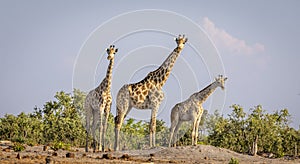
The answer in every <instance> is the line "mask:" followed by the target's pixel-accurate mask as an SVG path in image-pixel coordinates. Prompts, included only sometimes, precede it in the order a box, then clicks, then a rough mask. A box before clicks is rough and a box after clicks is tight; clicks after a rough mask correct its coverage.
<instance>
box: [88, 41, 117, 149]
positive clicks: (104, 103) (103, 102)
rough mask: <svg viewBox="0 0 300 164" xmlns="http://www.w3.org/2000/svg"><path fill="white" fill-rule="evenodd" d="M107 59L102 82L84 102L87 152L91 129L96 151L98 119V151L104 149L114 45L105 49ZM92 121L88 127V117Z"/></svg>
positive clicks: (109, 104) (110, 101)
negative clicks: (107, 63) (107, 62)
mask: <svg viewBox="0 0 300 164" xmlns="http://www.w3.org/2000/svg"><path fill="white" fill-rule="evenodd" d="M106 52H107V55H108V56H107V59H108V60H109V65H108V68H107V72H106V76H105V78H104V79H103V80H102V82H101V83H100V84H99V86H97V87H96V88H95V89H93V90H91V91H90V92H89V93H88V94H87V96H86V98H85V103H84V109H85V112H86V147H85V151H86V152H88V147H89V144H88V141H89V134H90V131H92V137H93V151H94V152H95V151H96V147H97V145H96V128H97V123H98V119H99V122H100V123H99V126H100V127H99V143H98V148H99V151H104V149H105V135H106V129H107V120H108V116H109V114H110V110H111V104H112V96H111V80H112V69H113V64H114V55H115V53H116V52H118V49H117V48H115V46H114V45H110V46H109V48H107V49H106ZM91 118H93V121H92V129H90V121H91V120H90V119H91Z"/></svg>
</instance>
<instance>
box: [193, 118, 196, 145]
mask: <svg viewBox="0 0 300 164" xmlns="http://www.w3.org/2000/svg"><path fill="white" fill-rule="evenodd" d="M196 126H197V118H194V119H193V131H192V145H193V146H194V145H196V144H195V141H196V139H195V137H196Z"/></svg>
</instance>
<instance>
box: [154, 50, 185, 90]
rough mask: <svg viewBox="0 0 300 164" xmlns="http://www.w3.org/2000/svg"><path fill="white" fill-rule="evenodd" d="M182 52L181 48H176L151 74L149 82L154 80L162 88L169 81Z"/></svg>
mask: <svg viewBox="0 0 300 164" xmlns="http://www.w3.org/2000/svg"><path fill="white" fill-rule="evenodd" d="M181 50H182V49H180V48H179V47H176V48H175V49H174V50H173V51H172V53H171V54H170V55H169V56H168V57H167V59H166V60H165V61H164V62H163V63H162V64H161V66H160V67H159V68H158V69H156V70H155V71H153V72H150V74H149V75H150V77H149V78H150V79H149V80H153V82H154V83H155V84H156V85H157V86H158V87H160V88H161V87H162V86H163V85H164V84H165V82H166V81H167V79H168V77H169V75H170V72H171V71H172V69H173V66H174V63H175V62H176V60H177V58H178V56H179V55H180V52H181Z"/></svg>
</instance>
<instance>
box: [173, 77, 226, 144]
mask: <svg viewBox="0 0 300 164" xmlns="http://www.w3.org/2000/svg"><path fill="white" fill-rule="evenodd" d="M226 80H227V77H224V76H223V75H219V76H218V77H216V78H215V81H214V82H213V83H211V84H210V85H208V86H207V87H205V88H204V89H202V90H201V91H199V92H196V93H194V94H192V95H191V96H190V97H189V98H188V99H187V100H185V101H183V102H180V103H178V104H176V105H175V106H174V107H173V108H172V110H171V127H170V139H169V147H171V146H176V141H177V132H178V130H179V128H180V125H181V124H182V123H183V122H184V121H192V127H193V129H192V145H196V144H197V139H198V130H199V124H200V121H201V116H202V114H203V111H204V109H203V107H202V104H203V102H205V101H206V99H207V98H208V97H209V96H210V95H211V94H212V93H213V92H214V91H215V89H216V88H217V87H220V88H221V89H223V90H224V88H225V87H224V86H225V81H226Z"/></svg>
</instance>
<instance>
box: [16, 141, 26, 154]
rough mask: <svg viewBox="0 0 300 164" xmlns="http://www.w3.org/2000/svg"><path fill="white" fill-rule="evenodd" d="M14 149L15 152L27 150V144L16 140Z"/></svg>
mask: <svg viewBox="0 0 300 164" xmlns="http://www.w3.org/2000/svg"><path fill="white" fill-rule="evenodd" d="M13 150H14V151H15V152H20V151H23V150H25V146H24V145H23V144H21V143H18V142H16V143H15V144H14V146H13Z"/></svg>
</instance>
